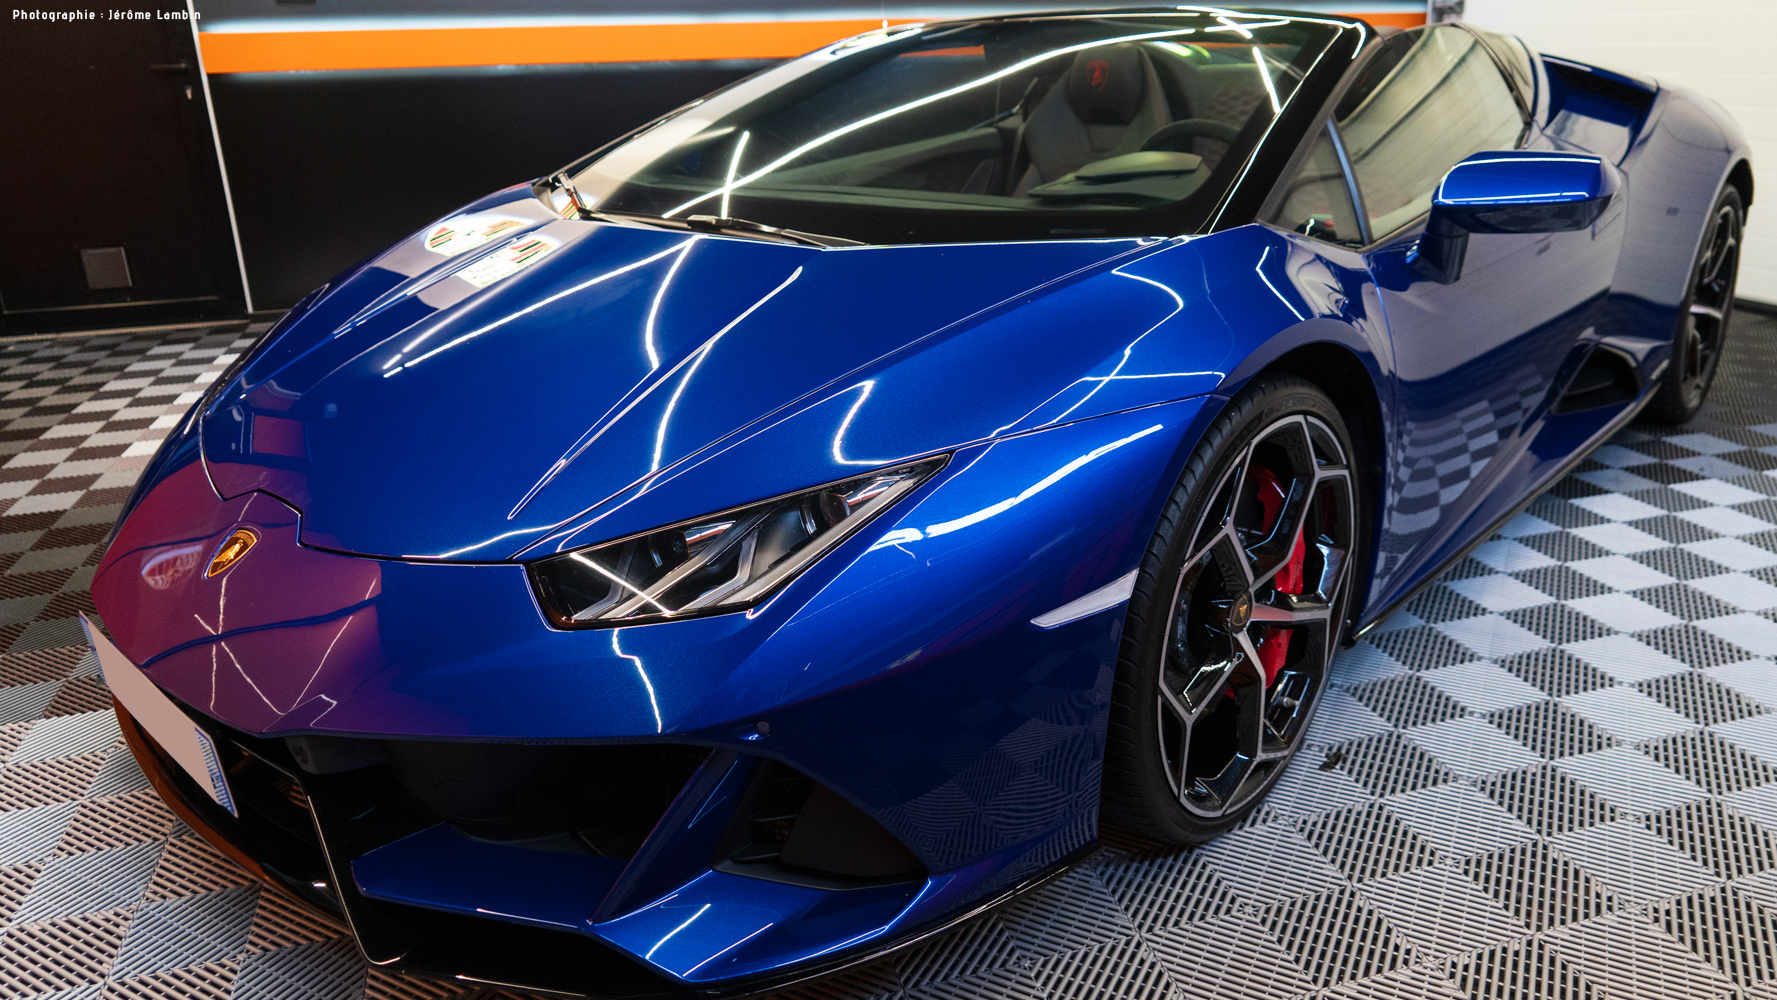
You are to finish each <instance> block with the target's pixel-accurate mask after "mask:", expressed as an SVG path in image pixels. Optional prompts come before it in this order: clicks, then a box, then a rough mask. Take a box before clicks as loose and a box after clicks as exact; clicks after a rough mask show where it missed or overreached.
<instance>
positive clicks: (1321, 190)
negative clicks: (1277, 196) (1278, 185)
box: [1268, 129, 1364, 247]
mask: <svg viewBox="0 0 1777 1000" xmlns="http://www.w3.org/2000/svg"><path fill="white" fill-rule="evenodd" d="M1268 221H1270V222H1271V223H1272V224H1273V225H1276V226H1280V227H1282V228H1284V229H1288V230H1291V231H1292V232H1298V233H1303V234H1305V235H1308V236H1312V237H1314V238H1316V239H1321V240H1326V241H1327V242H1329V243H1342V244H1344V245H1346V246H1353V247H1355V246H1362V245H1363V242H1364V240H1363V229H1362V228H1361V227H1360V226H1359V225H1358V221H1357V210H1356V209H1355V208H1353V207H1352V205H1351V190H1350V188H1348V187H1347V186H1346V183H1345V170H1344V168H1343V167H1341V166H1339V154H1338V153H1337V152H1336V151H1335V150H1334V149H1333V141H1332V139H1331V138H1330V137H1329V136H1328V135H1327V133H1326V130H1324V129H1323V130H1321V133H1320V138H1318V139H1316V140H1315V141H1314V146H1313V147H1312V148H1311V149H1309V151H1308V158H1307V159H1306V160H1304V161H1302V166H1301V169H1299V170H1297V171H1296V175H1295V176H1294V177H1291V178H1290V181H1289V184H1288V185H1287V186H1286V187H1285V188H1284V195H1283V204H1282V205H1281V206H1280V207H1279V208H1278V210H1277V213H1276V214H1275V215H1273V216H1272V217H1271V218H1270V220H1268Z"/></svg>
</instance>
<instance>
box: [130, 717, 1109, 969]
mask: <svg viewBox="0 0 1777 1000" xmlns="http://www.w3.org/2000/svg"><path fill="white" fill-rule="evenodd" d="M112 703H113V707H114V708H115V710H116V712H117V718H118V723H119V726H120V728H121V729H122V731H123V735H124V740H125V741H126V742H127V743H128V745H129V748H130V751H131V752H132V753H133V754H134V755H135V757H136V760H137V762H138V763H140V764H141V766H142V770H143V773H144V774H146V775H147V777H148V781H149V784H150V785H152V786H153V787H154V790H155V791H156V792H158V793H159V794H160V796H161V798H162V799H163V800H165V801H166V803H167V806H168V807H169V808H170V809H172V810H173V813H174V815H176V816H178V817H179V818H180V819H181V820H182V821H184V823H185V824H186V825H187V826H189V827H191V829H192V830H193V831H194V832H196V833H197V834H198V835H199V836H201V837H203V838H204V840H205V841H207V842H208V843H210V844H211V845H212V846H214V847H215V848H216V849H217V850H219V851H221V852H222V853H223V854H225V855H227V856H228V858H229V859H230V860H232V861H234V862H235V863H236V864H238V865H240V866H241V867H242V868H243V869H245V870H246V871H247V872H248V873H249V874H251V875H252V876H254V877H255V878H257V879H259V880H260V881H262V882H264V883H266V884H268V885H271V886H272V887H274V888H276V889H277V890H279V891H280V892H282V893H283V894H284V895H286V896H288V897H289V898H290V899H292V900H293V901H295V902H297V903H300V904H301V905H302V906H304V907H305V908H307V909H309V910H312V911H314V912H315V913H316V914H318V915H321V916H324V917H326V918H327V919H328V920H330V921H338V920H342V919H343V920H344V921H345V923H346V925H347V927H348V928H350V929H351V932H352V937H353V941H354V943H355V944H357V945H358V948H359V951H360V953H361V954H362V955H363V956H364V958H365V960H366V961H367V962H369V963H370V964H372V965H375V966H378V967H380V968H383V969H387V970H390V971H395V972H401V973H404V974H409V975H414V976H419V977H424V978H429V979H444V980H449V981H453V982H459V983H465V984H474V985H478V986H493V987H497V988H501V989H514V990H521V991H525V992H532V993H544V994H550V995H554V996H562V997H594V998H603V1000H617V998H621V1000H643V998H662V1000H664V998H689V997H698V998H710V1000H732V998H739V997H746V996H753V995H757V994H760V993H766V992H771V991H776V990H782V989H785V988H788V987H791V986H797V985H801V984H804V983H808V982H810V981H812V980H816V979H821V978H825V977H827V976H831V975H834V974H837V973H840V972H844V971H846V970H848V969H852V968H856V967H858V966H860V965H866V964H868V963H870V962H874V961H877V960H879V959H881V958H883V957H884V956H886V955H889V954H890V953H893V952H897V951H900V950H902V949H905V948H909V947H912V946H914V945H917V944H919V943H921V942H923V941H927V940H929V939H931V938H933V937H935V936H937V935H939V934H942V933H944V932H945V931H948V930H950V929H952V928H954V927H956V926H957V925H959V924H962V923H964V922H966V921H968V920H971V919H973V918H975V917H977V916H980V915H981V914H983V913H986V912H987V911H989V910H992V909H994V908H996V907H998V906H1001V905H1003V904H1005V903H1006V902H1008V901H1010V900H1011V899H1013V898H1014V897H1017V896H1020V895H1023V894H1024V893H1026V892H1030V891H1032V890H1034V889H1037V888H1039V887H1040V886H1042V885H1044V884H1045V883H1047V882H1050V881H1052V880H1054V879H1056V878H1059V877H1061V876H1062V875H1064V874H1066V873H1067V872H1069V871H1072V870H1073V869H1074V868H1076V867H1078V866H1079V865H1080V864H1081V863H1083V862H1084V861H1086V860H1087V859H1089V858H1091V857H1092V856H1093V855H1094V854H1096V853H1097V852H1098V851H1099V849H1100V844H1099V842H1098V841H1096V840H1094V841H1092V842H1090V843H1088V844H1086V845H1085V846H1083V847H1081V848H1079V849H1078V850H1076V851H1074V852H1072V853H1071V854H1069V855H1067V856H1066V857H1064V858H1062V859H1061V860H1060V861H1058V862H1056V863H1055V864H1053V865H1051V866H1049V867H1048V868H1046V869H1044V870H1043V871H1041V872H1039V873H1038V874H1036V875H1034V876H1032V877H1030V878H1028V879H1025V880H1024V881H1022V882H1019V883H1018V884H1016V885H1014V886H1011V887H1009V888H1007V889H1005V890H1002V891H1001V892H999V893H997V894H995V895H994V896H992V897H991V898H989V899H987V900H984V901H982V902H980V903H978V904H976V905H974V906H972V907H969V908H968V909H966V910H964V911H962V912H959V913H956V914H953V915H951V916H948V917H945V918H943V919H941V920H939V921H937V922H935V923H931V924H927V925H925V926H923V927H918V928H913V929H910V930H908V931H904V932H902V933H901V934H898V935H895V936H893V937H891V938H888V939H885V940H883V941H879V942H877V943H876V945H875V946H874V947H871V948H868V949H866V950H864V951H859V952H853V953H850V954H846V955H841V956H839V957H837V958H834V959H832V960H830V961H827V962H821V963H818V964H812V965H805V966H800V967H797V968H794V969H791V970H787V971H784V972H780V973H769V974H766V975H763V976H756V977H749V978H746V979H739V980H734V981H732V982H728V983H720V984H715V985H712V986H706V987H696V986H690V985H688V984H685V983H681V982H676V981H674V980H671V979H669V978H667V977H665V976H662V975H659V974H657V973H653V972H652V971H651V970H648V969H646V968H644V967H641V966H640V965H639V963H634V962H633V960H630V959H629V958H628V957H627V956H624V955H621V954H619V953H618V952H617V951H616V950H615V949H612V948H609V946H606V945H604V944H602V943H601V942H599V941H597V940H596V939H594V938H592V937H590V936H582V935H577V934H571V933H568V932H565V931H564V932H549V931H538V930H535V929H533V928H528V927H521V926H520V925H517V924H508V923H506V922H504V921H496V920H480V919H477V918H471V917H463V918H457V919H459V920H461V921H465V922H472V923H473V924H474V925H477V926H478V927H479V928H480V930H479V931H478V933H477V934H476V936H477V937H484V938H494V937H500V936H503V935H502V934H500V932H504V934H505V935H517V936H519V937H527V936H530V935H540V936H548V937H553V936H555V935H559V937H560V938H562V939H572V940H574V941H575V943H578V944H580V945H581V947H582V948H585V947H591V948H595V949H598V950H599V951H600V952H608V958H609V959H613V960H617V961H620V962H622V963H624V964H625V965H632V966H634V967H635V968H634V971H635V972H637V973H641V974H643V975H644V976H645V977H646V979H648V980H652V983H650V986H651V987H652V988H648V989H642V990H632V991H627V992H622V993H606V994H600V993H591V992H586V991H582V990H576V989H564V988H562V986H561V985H544V984H541V983H531V982H526V981H525V977H524V975H523V973H524V971H525V970H522V969H511V968H507V967H502V968H499V969H497V970H496V969H487V970H485V971H484V972H483V974H481V975H477V974H475V972H473V971H457V970H461V969H462V967H463V966H464V965H468V964H472V963H468V962H463V961H462V960H461V957H460V956H461V954H462V952H461V951H460V950H455V949H454V944H455V943H454V942H450V941H448V940H446V941H439V942H427V941H425V940H420V941H416V942H413V943H411V944H409V945H407V946H404V947H397V948H393V949H390V950H389V951H388V952H386V953H383V954H379V955H378V956H374V957H373V956H372V955H371V954H370V951H372V950H375V951H378V952H384V948H383V947H376V946H375V945H374V944H373V946H372V948H369V949H367V948H366V946H365V942H364V938H363V932H362V931H361V930H360V921H361V920H362V919H363V918H368V919H369V923H368V925H366V928H365V929H366V930H369V931H370V932H371V934H372V937H373V938H374V937H377V936H378V928H377V927H376V926H375V925H377V924H386V923H388V919H387V916H386V914H383V913H377V912H366V911H367V909H368V910H374V911H385V910H389V911H394V912H401V911H406V912H409V913H415V914H421V915H422V916H423V915H427V914H431V912H432V911H422V910H417V909H415V908H410V907H405V906H400V905H397V904H390V903H384V902H381V901H374V900H368V899H365V898H364V897H362V896H360V895H359V894H358V893H357V892H356V886H355V885H354V884H353V883H352V882H351V881H350V873H349V871H346V872H343V873H342V871H341V869H340V867H339V866H338V864H337V863H336V862H335V860H334V858H333V856H332V854H331V852H330V851H329V850H328V847H327V845H328V843H329V841H328V838H327V837H325V836H323V835H322V833H321V828H322V827H323V826H324V825H325V821H324V820H323V819H322V816H321V814H322V813H323V812H325V811H326V801H325V800H326V796H325V795H323V802H322V805H321V808H320V809H319V810H317V809H316V808H315V800H314V797H313V795H312V794H309V802H310V813H311V815H313V816H314V817H315V825H316V831H315V832H316V836H317V839H319V841H320V843H321V845H322V855H323V858H324V859H325V860H324V863H325V865H326V868H327V869H328V871H329V874H330V876H331V877H330V878H327V879H316V880H311V881H308V882H306V883H305V882H303V881H301V880H299V879H297V878H292V877H291V876H288V875H285V874H283V873H282V872H279V871H278V870H277V869H276V868H275V867H272V866H270V865H267V864H265V863H263V862H261V861H260V860H259V859H257V858H255V857H253V855H252V854H251V853H250V852H249V850H248V849H247V848H246V847H244V846H243V845H241V844H238V843H236V842H235V841H234V839H233V838H231V837H230V836H228V834H226V833H225V832H224V831H223V830H222V829H220V828H219V827H218V825H217V824H216V823H215V822H212V821H211V820H210V819H208V818H206V816H205V813H206V812H207V811H209V810H206V809H205V808H204V806H205V805H206V804H207V803H203V802H196V801H195V799H196V796H195V795H193V794H191V793H189V792H187V791H186V790H184V789H182V788H181V787H180V785H179V783H178V781H177V780H176V777H175V775H174V774H173V773H172V771H171V770H170V768H169V763H168V762H167V761H166V760H164V759H163V758H162V755H161V754H160V753H158V752H157V750H156V748H155V745H154V744H153V743H152V741H151V740H150V739H149V738H148V737H147V735H146V734H145V733H144V732H143V731H142V729H141V727H140V726H138V725H137V724H136V721H135V719H134V717H132V716H131V715H130V713H129V711H128V710H127V709H125V708H124V707H123V705H122V704H120V703H118V702H117V701H116V700H115V699H113V702H112ZM203 722H204V723H206V724H207V725H206V728H212V727H214V726H215V724H214V723H210V722H209V720H207V719H205V720H203ZM309 780H311V781H320V782H323V783H324V782H325V780H326V779H325V777H316V776H311V777H310V778H309ZM193 791H196V786H195V785H193ZM306 791H307V789H306V788H305V792H306ZM215 808H219V807H215ZM348 863H349V862H348ZM342 874H343V876H344V879H343V880H342V879H341V878H340V876H341V875H342ZM341 890H343V891H341ZM354 911H359V912H358V913H357V914H356V916H357V917H359V918H360V919H357V920H355V919H354ZM489 932H493V933H489ZM428 944H431V945H433V946H432V947H428ZM440 944H442V945H444V947H442V948H440V947H437V946H438V945H440ZM494 950H496V951H498V950H501V949H499V948H497V947H496V948H495V949H494ZM514 950H518V949H514ZM416 953H417V955H416ZM428 953H430V954H428ZM440 954H442V955H448V956H450V957H449V958H444V959H443V960H442V961H440V960H437V959H435V957H434V956H438V955H440ZM410 956H411V957H410ZM600 957H601V958H603V957H605V956H602V955H601V956H600Z"/></svg>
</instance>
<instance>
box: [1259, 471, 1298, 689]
mask: <svg viewBox="0 0 1777 1000" xmlns="http://www.w3.org/2000/svg"><path fill="white" fill-rule="evenodd" d="M1251 475H1252V479H1253V482H1254V484H1255V485H1257V486H1258V501H1259V506H1260V507H1261V508H1262V509H1263V510H1264V512H1265V523H1264V524H1263V525H1261V526H1260V530H1262V531H1265V532H1269V531H1270V530H1271V528H1272V526H1273V525H1275V524H1276V523H1277V516H1278V515H1279V514H1281V513H1283V502H1284V500H1285V499H1286V498H1287V497H1288V496H1289V494H1288V493H1287V492H1285V491H1284V488H1283V483H1281V482H1279V481H1278V478H1277V476H1276V474H1274V473H1273V472H1272V471H1271V470H1270V469H1266V468H1263V467H1256V468H1254V469H1253V470H1252V472H1251ZM1307 554H1308V552H1307V549H1306V548H1304V547H1303V545H1302V531H1301V529H1300V528H1298V529H1296V541H1295V544H1293V545H1291V546H1290V557H1289V558H1288V559H1285V560H1284V561H1283V566H1282V567H1281V568H1279V569H1278V571H1277V576H1275V577H1273V578H1272V586H1273V587H1275V588H1276V590H1277V592H1278V593H1280V594H1300V593H1301V592H1302V560H1303V558H1304V557H1305V556H1306V555H1307ZM1290 632H1291V630H1290V629H1287V628H1280V629H1267V630H1266V634H1265V635H1264V636H1262V637H1257V641H1256V642H1255V643H1254V645H1255V646H1256V647H1257V648H1258V651H1259V666H1261V667H1263V668H1264V669H1265V686H1266V687H1270V686H1271V682H1272V681H1274V680H1276V679H1277V674H1278V671H1280V670H1282V669H1283V661H1284V658H1285V657H1286V656H1288V655H1289V651H1290Z"/></svg>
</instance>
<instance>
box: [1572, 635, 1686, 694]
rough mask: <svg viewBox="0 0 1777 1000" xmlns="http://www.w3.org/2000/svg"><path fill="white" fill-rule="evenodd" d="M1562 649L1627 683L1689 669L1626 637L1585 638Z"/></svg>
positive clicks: (1642, 643)
mask: <svg viewBox="0 0 1777 1000" xmlns="http://www.w3.org/2000/svg"><path fill="white" fill-rule="evenodd" d="M1562 649H1564V650H1566V651H1567V652H1568V653H1570V654H1572V655H1573V656H1576V657H1578V658H1579V659H1580V660H1583V661H1584V662H1586V663H1588V664H1591V665H1592V666H1593V667H1596V668H1597V669H1599V670H1601V671H1603V672H1604V673H1606V674H1609V675H1610V676H1611V677H1613V678H1615V679H1616V680H1618V681H1621V682H1623V683H1625V684H1633V683H1635V682H1636V681H1645V680H1650V679H1652V678H1655V677H1664V676H1665V675H1667V674H1676V673H1678V672H1680V671H1682V670H1685V669H1686V667H1687V665H1686V664H1685V663H1684V661H1682V660H1679V659H1676V658H1674V657H1672V656H1670V655H1668V654H1667V653H1665V652H1664V651H1662V650H1659V649H1655V648H1654V647H1652V646H1650V645H1648V644H1647V643H1644V642H1640V641H1637V640H1636V639H1635V638H1634V637H1633V636H1627V635H1608V636H1600V637H1599V638H1596V639H1585V640H1581V641H1579V642H1572V643H1568V644H1567V645H1565V646H1563V647H1562Z"/></svg>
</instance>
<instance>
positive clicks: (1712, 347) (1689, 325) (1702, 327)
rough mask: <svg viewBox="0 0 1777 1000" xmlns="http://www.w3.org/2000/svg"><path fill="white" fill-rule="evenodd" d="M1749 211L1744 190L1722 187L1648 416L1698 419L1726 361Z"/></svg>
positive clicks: (1664, 419)
mask: <svg viewBox="0 0 1777 1000" xmlns="http://www.w3.org/2000/svg"><path fill="white" fill-rule="evenodd" d="M1745 216H1746V211H1745V208H1744V206H1742V205H1741V204H1740V192H1739V191H1738V190H1736V189H1735V188H1733V187H1732V186H1729V187H1726V188H1723V189H1722V193H1721V196H1720V197H1719V198H1717V199H1716V200H1715V211H1714V212H1713V213H1712V214H1711V215H1710V217H1709V228H1708V229H1707V230H1706V231H1705V232H1704V233H1703V243H1702V246H1700V247H1699V248H1698V249H1697V260H1696V263H1695V264H1694V265H1693V266H1692V267H1691V284H1690V288H1689V289H1688V290H1687V292H1686V294H1685V300H1684V308H1683V309H1682V310H1681V311H1680V312H1679V316H1678V327H1677V329H1676V330H1675V331H1674V332H1673V335H1672V363H1671V364H1669V365H1667V366H1666V372H1665V374H1664V375H1662V376H1661V377H1660V385H1659V388H1658V389H1656V390H1655V393H1654V398H1653V400H1652V401H1650V402H1649V403H1648V406H1647V411H1646V416H1647V418H1648V419H1649V420H1652V421H1655V422H1657V423H1663V424H1682V423H1684V422H1685V421H1687V420H1689V419H1691V418H1692V417H1694V416H1696V415H1697V410H1698V408H1699V407H1701V406H1702V405H1703V400H1704V398H1705V397H1707V396H1708V395H1709V386H1710V384H1711V383H1713V382H1714V381H1715V372H1716V368H1717V367H1718V366H1719V365H1720V362H1721V349H1722V342H1723V340H1724V339H1725V338H1726V336H1727V333H1728V320H1729V318H1730V317H1731V316H1732V314H1733V311H1734V280H1735V278H1737V277H1738V276H1739V273H1740V227H1741V225H1742V223H1743V222H1744V220H1745Z"/></svg>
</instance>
